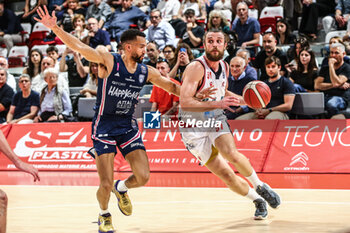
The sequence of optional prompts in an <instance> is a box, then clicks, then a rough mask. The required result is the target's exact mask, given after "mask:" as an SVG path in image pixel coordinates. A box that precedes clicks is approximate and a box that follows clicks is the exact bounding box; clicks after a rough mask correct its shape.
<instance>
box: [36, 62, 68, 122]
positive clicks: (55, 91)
mask: <svg viewBox="0 0 350 233" xmlns="http://www.w3.org/2000/svg"><path fill="white" fill-rule="evenodd" d="M43 76H44V79H45V82H46V85H45V87H44V88H43V90H42V91H41V94H40V111H39V113H38V116H36V117H35V118H34V122H35V123H37V122H46V121H63V120H64V116H70V115H71V112H72V104H71V101H70V99H69V94H68V92H67V91H66V90H64V89H61V88H60V87H59V85H57V84H58V72H57V71H56V70H55V69H54V68H48V69H46V70H45V71H44V75H43Z"/></svg>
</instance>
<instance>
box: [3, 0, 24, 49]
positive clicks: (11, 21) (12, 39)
mask: <svg viewBox="0 0 350 233" xmlns="http://www.w3.org/2000/svg"><path fill="white" fill-rule="evenodd" d="M21 31H23V28H22V26H21V23H20V21H19V19H18V17H17V16H16V15H15V13H13V11H11V10H9V9H7V8H5V7H4V1H3V0H0V43H4V44H5V46H6V49H7V53H8V54H9V53H10V50H11V48H12V47H13V45H14V44H15V43H19V42H21V41H22V36H21V35H20V32H21Z"/></svg>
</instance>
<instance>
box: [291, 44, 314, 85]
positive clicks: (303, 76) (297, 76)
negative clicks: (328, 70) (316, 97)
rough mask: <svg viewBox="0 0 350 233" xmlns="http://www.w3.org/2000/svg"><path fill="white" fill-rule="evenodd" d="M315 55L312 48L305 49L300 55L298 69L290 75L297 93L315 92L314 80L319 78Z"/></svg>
mask: <svg viewBox="0 0 350 233" xmlns="http://www.w3.org/2000/svg"><path fill="white" fill-rule="evenodd" d="M317 75H318V72H317V65H316V59H315V54H314V52H313V51H312V50H311V49H310V48H303V49H302V50H301V51H300V53H299V58H298V66H297V69H296V70H294V71H292V73H291V74H290V80H291V81H292V82H293V83H294V87H295V91H296V92H310V91H314V90H315V89H314V80H315V79H316V78H317Z"/></svg>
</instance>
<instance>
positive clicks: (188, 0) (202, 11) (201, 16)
mask: <svg viewBox="0 0 350 233" xmlns="http://www.w3.org/2000/svg"><path fill="white" fill-rule="evenodd" d="M187 9H193V10H194V12H195V16H196V18H197V20H206V18H207V10H206V8H205V3H204V2H203V0H184V1H182V3H181V7H180V10H179V14H178V18H180V19H182V20H183V21H185V22H186V20H185V16H184V13H185V11H186V10H187Z"/></svg>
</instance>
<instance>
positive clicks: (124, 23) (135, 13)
mask: <svg viewBox="0 0 350 233" xmlns="http://www.w3.org/2000/svg"><path fill="white" fill-rule="evenodd" d="M139 21H140V22H143V23H144V24H145V25H146V27H148V26H149V25H150V24H151V22H150V21H149V17H148V16H147V15H146V14H145V13H144V12H143V11H141V10H140V9H139V8H137V7H136V6H133V5H132V0H123V1H122V7H120V8H117V9H116V10H115V11H114V12H113V14H112V15H111V16H110V17H109V19H108V20H107V22H106V23H105V24H104V26H103V27H104V29H105V30H107V31H108V33H109V35H110V36H111V39H115V40H116V41H117V42H118V43H119V41H120V36H121V34H122V33H123V32H124V31H125V30H127V29H129V27H130V25H131V24H136V25H138V23H139Z"/></svg>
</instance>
